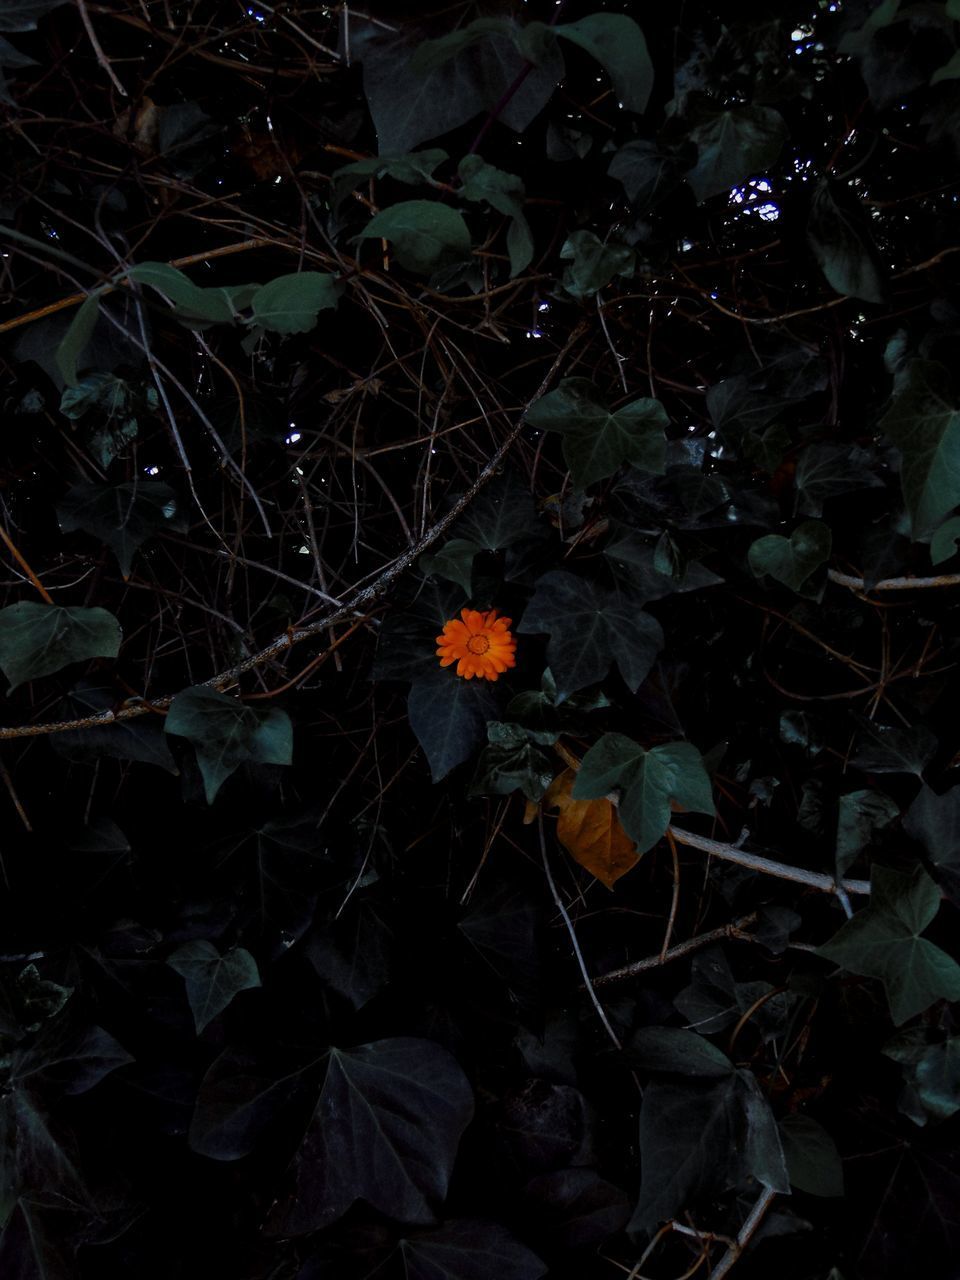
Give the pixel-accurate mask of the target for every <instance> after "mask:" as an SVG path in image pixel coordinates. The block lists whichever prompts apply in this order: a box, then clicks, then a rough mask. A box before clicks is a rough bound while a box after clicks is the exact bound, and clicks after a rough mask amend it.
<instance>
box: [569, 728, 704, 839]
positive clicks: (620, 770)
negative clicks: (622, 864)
mask: <svg viewBox="0 0 960 1280" xmlns="http://www.w3.org/2000/svg"><path fill="white" fill-rule="evenodd" d="M615 788H616V789H619V791H620V793H621V796H620V810H619V813H620V821H621V822H622V823H623V829H624V831H626V833H627V835H628V836H630V838H631V839H632V840H634V841H635V842H636V844H637V847H638V849H639V851H640V852H641V853H646V851H647V850H648V849H652V848H653V846H654V845H655V844H656V843H657V841H658V840H659V839H660V837H661V836H662V835H663V833H664V832H665V831H666V829H667V826H668V824H669V822H670V802H671V801H672V800H675V801H676V802H677V803H678V804H680V805H682V806H683V807H684V808H685V809H689V810H692V811H693V812H694V813H706V814H709V815H713V813H714V812H715V810H714V805H713V796H712V789H711V786H710V778H709V776H708V774H707V771H706V769H705V768H704V767H703V759H702V757H701V755H700V752H699V751H698V750H697V748H696V747H695V746H694V745H693V744H692V743H690V742H671V743H667V744H665V745H663V746H659V747H653V748H652V749H651V750H650V751H645V750H644V749H643V747H641V746H639V745H638V744H637V743H636V742H633V741H632V740H631V739H630V738H626V737H624V735H623V734H621V733H605V734H604V735H603V737H602V738H601V739H600V741H599V742H596V743H594V745H593V746H592V747H591V748H590V750H589V751H588V752H587V754H586V755H585V756H584V757H583V760H582V761H581V764H580V771H579V773H578V774H577V780H576V782H575V783H574V787H573V798H574V799H575V800H596V799H598V798H599V797H601V796H606V795H609V793H610V792H611V791H613V790H614V789H615Z"/></svg>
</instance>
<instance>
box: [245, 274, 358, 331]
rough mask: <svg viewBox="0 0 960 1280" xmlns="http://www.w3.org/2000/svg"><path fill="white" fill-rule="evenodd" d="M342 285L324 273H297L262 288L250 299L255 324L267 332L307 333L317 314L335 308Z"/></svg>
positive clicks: (277, 279) (311, 327) (278, 277)
mask: <svg viewBox="0 0 960 1280" xmlns="http://www.w3.org/2000/svg"><path fill="white" fill-rule="evenodd" d="M342 292H343V286H342V284H341V283H340V281H339V280H338V279H337V278H336V276H331V275H327V274H326V273H325V272H323V271H296V272H293V273H292V274H291V275H286V276H277V278H276V280H271V281H270V282H269V283H268V284H264V285H261V286H260V288H259V289H258V290H257V291H256V293H254V295H253V296H252V298H251V299H250V311H251V318H252V322H253V323H254V324H258V325H260V327H261V328H263V329H266V330H268V331H269V332H270V333H309V332H310V330H311V329H313V328H315V327H316V324H317V316H318V314H319V312H321V311H326V310H329V309H331V308H334V307H336V305H337V302H338V301H339V299H340V294H341V293H342Z"/></svg>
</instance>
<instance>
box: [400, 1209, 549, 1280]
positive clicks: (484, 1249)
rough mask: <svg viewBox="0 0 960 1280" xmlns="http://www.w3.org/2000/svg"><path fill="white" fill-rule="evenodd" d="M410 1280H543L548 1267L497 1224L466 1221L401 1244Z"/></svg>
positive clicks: (449, 1223) (446, 1224) (407, 1276)
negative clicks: (540, 1278) (542, 1277)
mask: <svg viewBox="0 0 960 1280" xmlns="http://www.w3.org/2000/svg"><path fill="white" fill-rule="evenodd" d="M400 1253H401V1256H402V1257H403V1265H404V1268H405V1271H406V1280H491V1277H494V1276H495V1277H496V1280H539V1277H540V1276H542V1275H545V1274H546V1271H547V1268H546V1265H545V1264H544V1263H543V1262H541V1261H540V1259H539V1258H538V1257H537V1255H536V1254H535V1253H531V1251H530V1250H529V1249H528V1248H527V1247H526V1245H522V1244H521V1243H520V1241H519V1240H517V1239H516V1238H515V1237H514V1236H512V1235H511V1234H510V1232H509V1231H507V1230H505V1228H503V1227H501V1226H500V1225H499V1224H498V1223H495V1222H479V1221H477V1222H474V1221H470V1220H468V1219H466V1218H464V1219H460V1220H455V1221H453V1222H447V1223H445V1224H444V1225H443V1226H442V1227H439V1228H438V1229H437V1230H436V1231H425V1232H423V1233H422V1234H419V1235H416V1236H412V1237H407V1238H405V1239H403V1240H401V1241H400Z"/></svg>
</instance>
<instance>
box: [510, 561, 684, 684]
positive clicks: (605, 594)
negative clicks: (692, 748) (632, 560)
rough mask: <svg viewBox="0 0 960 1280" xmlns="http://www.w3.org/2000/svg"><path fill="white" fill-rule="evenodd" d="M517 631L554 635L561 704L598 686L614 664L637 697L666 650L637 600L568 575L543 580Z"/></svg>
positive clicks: (556, 573)
mask: <svg viewBox="0 0 960 1280" xmlns="http://www.w3.org/2000/svg"><path fill="white" fill-rule="evenodd" d="M517 631H518V632H519V633H520V634H521V635H533V634H536V633H538V632H546V633H548V634H549V636H550V640H549V642H548V644H547V662H548V664H549V666H550V670H551V671H552V672H553V674H554V678H555V679H556V682H557V690H558V695H559V698H560V699H561V700H562V699H564V698H566V697H568V696H569V695H570V694H571V693H576V692H577V690H578V689H584V688H586V687H587V685H591V684H596V683H598V681H600V680H602V679H603V678H604V677H605V676H606V674H607V672H608V671H609V670H610V667H611V666H612V665H613V663H614V662H616V664H617V667H618V668H619V670H620V674H621V676H622V677H623V680H624V683H625V684H626V685H627V686H628V688H630V689H631V690H632V691H633V692H635V691H636V690H637V689H638V688H639V687H640V685H641V684H642V683H643V681H644V680H645V679H646V677H647V673H648V672H649V670H650V668H651V667H652V666H653V663H654V662H655V660H656V657H657V654H658V653H659V652H660V650H661V648H662V647H663V631H662V629H661V627H660V623H659V622H657V620H656V618H654V617H652V616H651V615H650V614H649V613H644V612H643V610H642V609H641V608H640V607H639V606H638V604H637V602H636V600H634V599H632V598H631V597H630V596H628V595H625V594H623V593H621V592H617V591H603V590H602V589H601V588H599V587H597V586H596V585H595V584H594V583H592V582H588V581H586V580H585V579H583V578H576V577H574V575H573V574H572V573H564V572H563V571H562V570H553V571H552V572H550V573H545V574H544V575H543V577H542V578H540V579H539V581H538V582H537V589H536V591H535V592H534V595H533V599H532V600H531V601H530V603H529V604H528V605H527V607H526V609H524V611H523V618H522V620H521V621H520V624H519V625H518V627H517Z"/></svg>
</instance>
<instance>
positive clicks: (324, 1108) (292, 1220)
mask: <svg viewBox="0 0 960 1280" xmlns="http://www.w3.org/2000/svg"><path fill="white" fill-rule="evenodd" d="M472 1116H473V1095H472V1092H471V1089H470V1086H469V1084H468V1083H467V1079H466V1077H465V1076H464V1074H463V1072H462V1071H461V1070H460V1067H459V1066H458V1065H457V1062H456V1060H455V1059H454V1058H453V1057H451V1055H450V1054H449V1053H448V1052H447V1051H446V1050H445V1049H442V1048H441V1047H440V1046H439V1045H437V1044H433V1043H432V1042H431V1041H429V1040H419V1039H413V1038H406V1037H398V1038H396V1039H391V1040H377V1041H375V1042H374V1043H372V1044H364V1045H360V1046H359V1047H358V1048H356V1049H349V1050H344V1049H331V1050H330V1055H329V1064H328V1067H327V1074H326V1078H325V1080H324V1083H323V1088H322V1090H321V1092H320V1097H319V1099H318V1101H317V1104H316V1107H315V1108H314V1111H313V1115H312V1116H311V1118H310V1122H309V1125H308V1127H307V1132H306V1134H305V1136H304V1139H303V1142H302V1144H301V1146H300V1148H299V1150H298V1151H297V1153H296V1155H295V1156H294V1158H293V1162H292V1165H291V1168H290V1174H291V1177H292V1184H293V1185H292V1189H291V1191H290V1193H289V1194H288V1195H286V1196H284V1197H282V1198H281V1200H280V1201H279V1202H278V1203H277V1204H276V1205H275V1206H274V1209H273V1210H272V1212H271V1215H270V1218H269V1220H268V1229H269V1230H271V1231H272V1232H274V1233H277V1234H281V1235H285V1236H286V1235H305V1234H307V1233H308V1232H311V1231H317V1230H319V1229H320V1228H322V1227H325V1226H328V1225H329V1224H330V1223H331V1222H336V1220H337V1219H338V1218H341V1217H342V1216H343V1215H344V1214H345V1213H346V1212H347V1210H348V1209H349V1208H350V1206H351V1205H352V1204H353V1203H354V1202H355V1201H357V1200H364V1201H366V1202H367V1204H369V1205H370V1206H371V1207H372V1208H374V1209H376V1210H377V1211H379V1212H380V1213H383V1214H385V1215H386V1216H387V1217H388V1218H393V1219H394V1220H396V1221H399V1222H407V1223H412V1224H415V1225H421V1224H422V1225H428V1224H430V1223H432V1222H433V1221H434V1213H435V1209H436V1207H437V1206H439V1205H440V1204H441V1203H442V1202H443V1200H444V1199H445V1197H446V1194H447V1186H448V1183H449V1181H450V1174H451V1171H452V1169H453V1162H454V1158H455V1157H456V1154H457V1148H458V1146H459V1144H460V1136H461V1134H462V1133H463V1131H464V1129H465V1128H466V1126H467V1125H468V1124H469V1122H470V1120H471V1118H472Z"/></svg>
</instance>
